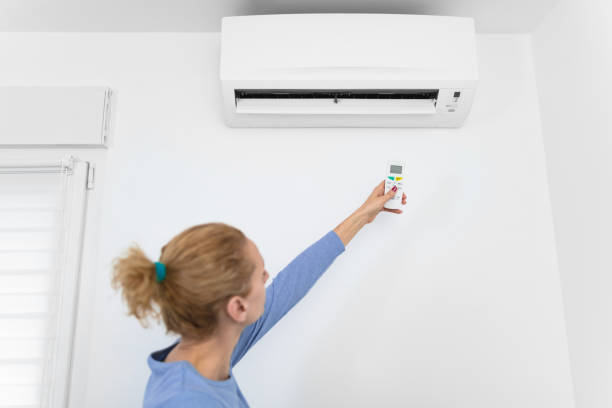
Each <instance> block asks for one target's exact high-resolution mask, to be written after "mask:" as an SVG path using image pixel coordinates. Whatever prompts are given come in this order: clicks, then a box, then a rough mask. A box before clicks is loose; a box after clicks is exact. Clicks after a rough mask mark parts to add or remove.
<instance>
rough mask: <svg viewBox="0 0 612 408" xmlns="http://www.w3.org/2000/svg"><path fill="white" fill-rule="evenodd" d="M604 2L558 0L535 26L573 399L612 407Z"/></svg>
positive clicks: (607, 9)
mask: <svg viewBox="0 0 612 408" xmlns="http://www.w3.org/2000/svg"><path fill="white" fill-rule="evenodd" d="M610 22H612V4H611V3H610V2H609V1H607V0H591V1H585V2H580V1H570V0H563V1H560V2H559V3H558V5H557V6H556V7H555V8H554V9H553V10H552V11H551V13H550V14H549V15H547V16H546V18H545V19H544V20H543V21H542V23H541V24H540V26H539V27H538V28H537V29H536V30H535V31H534V32H533V52H534V59H535V67H536V74H537V83H538V91H539V98H540V109H541V112H542V123H543V139H544V145H545V151H546V157H547V162H548V175H549V182H550V193H551V200H552V209H553V215H554V224H555V229H556V237H557V251H558V255H559V271H560V275H561V280H562V285H563V295H564V299H565V302H564V303H565V315H566V319H567V329H568V341H569V347H570V356H571V366H572V375H573V380H574V387H575V396H576V407H578V408H604V407H606V408H609V407H612V296H611V289H612V275H611V274H610V272H611V271H612V258H610V246H611V242H612V236H611V235H610V231H612V215H611V213H610V209H611V208H612V161H611V160H610V159H611V158H612V116H611V115H610V103H609V102H610V96H611V95H612V78H611V75H610V73H611V72H612V26H611V25H610Z"/></svg>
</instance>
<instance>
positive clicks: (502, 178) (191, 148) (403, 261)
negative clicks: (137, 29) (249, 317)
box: [0, 33, 574, 408]
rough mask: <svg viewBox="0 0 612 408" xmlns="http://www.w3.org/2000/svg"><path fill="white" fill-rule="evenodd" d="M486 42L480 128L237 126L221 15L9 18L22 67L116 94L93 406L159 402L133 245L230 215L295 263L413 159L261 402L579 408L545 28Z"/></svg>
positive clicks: (82, 343) (298, 326) (272, 364)
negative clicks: (165, 27) (149, 21)
mask: <svg viewBox="0 0 612 408" xmlns="http://www.w3.org/2000/svg"><path fill="white" fill-rule="evenodd" d="M478 52H479V59H480V75H481V83H480V86H479V89H478V93H477V96H476V101H475V105H474V107H473V112H472V114H471V116H470V117H469V119H468V122H467V123H466V125H465V126H464V127H462V128H461V129H439V130H435V129H229V128H226V127H225V126H224V124H223V122H222V114H221V104H220V100H219V96H220V90H219V80H218V53H219V36H218V35H217V34H70V35H64V34H17V33H14V34H10V33H9V34H1V35H0V55H2V56H3V58H2V59H3V61H2V64H0V78H1V79H2V81H5V82H6V84H41V83H42V84H47V85H52V84H88V85H92V84H93V85H109V86H111V87H112V88H113V89H114V90H115V92H116V94H115V95H116V102H117V105H116V107H115V108H116V110H115V115H116V116H115V121H116V123H115V125H114V131H113V132H114V133H113V140H112V141H111V144H110V147H109V149H108V151H107V152H106V153H105V157H104V158H102V159H100V161H102V162H104V163H103V164H104V166H103V167H104V168H105V171H104V172H103V173H102V174H98V177H99V179H98V183H99V184H102V185H101V186H100V188H101V190H100V191H103V194H101V196H99V197H98V198H99V199H100V203H99V205H100V207H101V212H100V217H99V219H97V220H96V222H93V221H92V224H95V225H98V226H99V227H100V233H99V237H95V236H93V237H92V236H91V234H90V236H89V238H88V239H89V243H90V244H91V245H95V242H96V241H95V240H96V239H98V240H99V242H98V244H97V246H96V248H95V249H96V251H94V252H99V256H98V258H99V260H98V261H96V262H97V264H95V263H94V262H93V261H91V259H90V260H89V264H88V267H87V268H86V270H85V271H84V273H85V275H86V281H89V282H91V285H90V286H91V288H92V293H84V294H83V295H84V296H83V305H82V314H81V316H80V321H79V322H80V327H79V332H78V334H79V340H78V343H77V347H78V348H77V360H76V364H75V376H74V378H75V384H74V395H73V402H74V404H73V406H75V407H88V408H89V407H92V408H94V407H109V406H112V407H134V406H138V405H139V404H140V402H141V400H142V394H143V390H144V385H145V383H146V380H147V377H148V367H147V366H146V363H145V360H146V357H147V355H148V354H149V353H150V352H151V351H153V350H156V349H159V348H162V347H165V346H167V345H168V344H169V343H170V342H171V341H172V339H171V338H168V337H165V336H164V335H163V330H161V329H160V328H155V329H150V330H144V329H142V328H140V326H139V325H138V323H137V322H136V321H135V320H134V319H133V318H128V317H126V316H125V315H124V313H125V307H124V306H123V305H122V304H121V302H120V299H119V297H118V295H117V294H115V293H113V291H112V290H111V288H110V286H109V276H110V275H109V274H110V263H111V261H112V259H113V258H114V257H115V256H117V255H118V254H119V253H120V252H121V251H122V250H123V249H125V248H126V247H127V246H128V245H129V244H130V243H131V242H133V241H136V242H138V243H140V244H141V245H142V246H143V247H144V249H145V250H146V251H147V253H148V254H149V255H150V256H151V257H153V258H154V259H156V258H157V257H158V255H159V249H160V248H161V246H162V245H163V244H164V243H166V242H167V241H168V240H169V239H170V238H171V237H172V236H173V235H174V234H176V233H178V232H180V231H181V230H182V229H183V228H186V227H188V226H190V225H193V224H196V223H203V222H210V221H223V222H227V223H230V224H232V225H235V226H237V227H239V228H241V229H242V230H243V231H244V232H245V233H246V234H247V235H248V236H249V237H251V238H252V239H253V240H254V241H255V242H256V244H257V245H258V246H259V249H260V251H261V253H262V255H263V256H264V258H265V260H266V264H267V265H268V266H269V267H268V269H269V271H270V272H271V273H272V274H274V273H276V272H278V271H279V270H280V269H281V268H282V267H284V266H285V265H286V264H287V263H288V262H289V261H291V259H293V257H294V256H296V255H297V254H298V253H299V252H300V251H301V250H303V249H304V248H306V247H307V246H308V245H310V244H311V243H312V242H314V241H315V240H316V239H318V238H320V237H321V236H323V235H324V234H325V233H326V232H327V231H329V230H330V229H332V228H334V227H335V226H336V225H337V224H338V223H339V222H341V221H342V220H343V219H344V218H345V217H346V216H348V215H349V214H350V212H352V211H353V210H355V209H356V208H357V207H358V206H359V205H360V204H361V203H362V201H363V200H364V199H365V198H366V197H367V195H368V194H369V193H370V191H371V189H372V188H373V187H374V186H375V185H376V184H377V183H378V182H379V181H380V180H381V178H383V177H384V174H383V171H384V166H385V163H386V161H387V159H389V158H390V157H399V156H401V157H404V158H405V159H406V162H407V163H408V170H409V173H408V174H409V175H408V178H407V180H406V186H407V188H406V193H407V195H408V205H407V206H406V207H405V209H404V214H402V215H399V216H397V215H394V214H386V213H385V214H381V215H380V216H379V217H378V219H377V220H376V221H375V222H374V223H373V224H371V225H368V226H366V227H365V228H364V230H363V231H362V232H361V233H360V234H359V235H357V237H356V238H355V239H354V240H353V241H352V242H351V243H350V244H349V246H348V247H347V251H346V252H345V253H344V254H342V255H341V257H340V258H339V259H338V260H337V261H336V262H335V263H334V264H333V265H332V267H331V268H330V270H329V271H328V272H327V273H326V275H325V276H323V277H322V278H321V280H320V281H319V282H318V284H317V286H316V287H315V288H314V289H313V290H312V291H311V292H310V293H309V294H308V296H307V297H306V298H305V299H304V300H303V301H302V302H301V303H300V304H298V305H297V306H296V307H295V309H294V310H293V311H292V312H291V313H290V314H289V315H287V316H286V317H285V318H284V319H283V320H282V321H281V322H280V323H279V324H278V326H277V327H275V329H274V330H272V331H271V332H270V333H269V334H268V335H267V336H266V338H264V339H263V340H262V341H261V342H260V343H259V344H258V345H256V346H255V347H254V348H253V350H252V351H251V352H250V354H249V355H247V357H246V358H245V359H244V360H243V361H242V362H241V363H240V364H239V365H238V366H237V368H236V370H235V374H236V378H237V380H238V382H239V384H240V386H241V388H242V390H243V392H244V393H245V395H246V397H247V399H248V400H249V402H250V403H251V405H252V406H254V407H288V406H291V407H314V406H317V407H332V406H333V407H337V406H343V407H349V406H350V407H369V406H415V407H455V408H460V407H465V408H485V407H486V408H489V407H497V408H504V407H519V406H520V407H523V408H529V407H534V408H535V407H537V408H545V407H550V408H563V407H573V406H574V405H573V398H572V389H571V378H570V372H569V361H568V355H567V344H566V340H565V325H564V320H563V314H562V299H561V292H560V283H559V277H558V273H557V264H556V259H557V258H556V252H555V240H554V234H553V224H552V217H551V209H550V203H549V197H548V187H547V175H546V167H545V158H544V150H543V145H542V138H541V131H540V117H539V113H538V103H537V94H536V85H535V78H534V72H533V66H532V59H531V48H530V39H529V37H528V36H523V35H479V36H478ZM94 230H95V228H94ZM94 264H95V266H92V265H94Z"/></svg>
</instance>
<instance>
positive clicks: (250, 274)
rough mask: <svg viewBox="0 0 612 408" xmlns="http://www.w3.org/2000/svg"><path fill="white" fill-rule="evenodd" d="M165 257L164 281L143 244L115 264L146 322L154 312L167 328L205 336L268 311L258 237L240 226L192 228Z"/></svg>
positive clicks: (131, 303) (116, 282)
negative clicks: (226, 323)
mask: <svg viewBox="0 0 612 408" xmlns="http://www.w3.org/2000/svg"><path fill="white" fill-rule="evenodd" d="M159 262H161V263H163V264H164V265H165V266H166V277H165V279H164V280H163V281H161V282H158V281H157V277H156V274H155V264H154V263H153V262H152V261H151V260H149V259H148V258H147V257H146V255H145V254H144V252H143V251H142V250H141V249H140V248H139V247H138V246H132V247H131V248H129V249H128V251H127V254H126V255H125V256H123V257H121V258H117V259H116V260H115V262H114V264H113V278H112V284H113V287H114V288H115V289H121V290H122V293H123V298H124V299H125V301H126V302H127V305H128V309H129V312H128V313H129V314H130V315H134V316H135V317H136V318H137V319H139V320H140V322H141V323H142V324H143V325H145V326H146V322H147V319H148V317H149V316H152V317H154V318H155V319H157V320H159V318H160V317H161V318H162V320H163V322H164V324H165V326H166V329H167V331H169V332H173V333H177V334H180V335H181V336H183V337H185V338H191V339H205V338H207V337H209V336H210V335H212V334H213V333H214V332H215V330H216V329H217V328H218V327H219V324H222V323H224V322H226V321H230V322H232V323H234V324H237V325H239V326H246V325H248V324H250V323H252V322H254V321H255V320H256V319H257V318H259V316H261V314H262V313H263V305H264V302H265V287H264V283H265V281H266V280H267V277H268V273H267V272H266V271H265V268H264V265H263V259H262V257H261V254H260V253H259V251H258V250H257V247H256V246H255V244H254V243H253V241H251V240H250V239H248V238H247V237H246V236H245V235H244V234H243V233H242V231H240V230H239V229H237V228H234V227H232V226H230V225H227V224H223V223H209V224H202V225H196V226H194V227H191V228H188V229H187V230H185V231H183V232H181V233H180V234H178V235H177V236H175V237H174V238H172V240H170V242H168V243H167V244H166V245H165V246H164V247H163V248H162V250H161V255H160V259H159Z"/></svg>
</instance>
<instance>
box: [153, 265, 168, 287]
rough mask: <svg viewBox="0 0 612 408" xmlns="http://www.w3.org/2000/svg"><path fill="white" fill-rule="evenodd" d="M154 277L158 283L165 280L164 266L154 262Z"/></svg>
mask: <svg viewBox="0 0 612 408" xmlns="http://www.w3.org/2000/svg"><path fill="white" fill-rule="evenodd" d="M155 275H157V281H158V282H161V281H163V280H164V279H166V265H164V264H163V263H161V262H155Z"/></svg>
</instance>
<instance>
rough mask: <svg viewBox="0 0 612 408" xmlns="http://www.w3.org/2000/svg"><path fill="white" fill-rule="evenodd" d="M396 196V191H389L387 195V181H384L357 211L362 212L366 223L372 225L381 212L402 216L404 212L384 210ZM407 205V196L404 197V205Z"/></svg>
mask: <svg viewBox="0 0 612 408" xmlns="http://www.w3.org/2000/svg"><path fill="white" fill-rule="evenodd" d="M394 195H395V191H393V190H389V192H388V193H387V194H385V181H384V180H383V181H382V182H381V183H380V184H379V185H377V186H376V187H375V188H374V190H373V191H372V193H371V194H370V196H369V197H368V198H367V200H366V201H365V203H363V204H362V205H361V207H359V209H358V210H357V211H359V212H361V213H362V214H363V215H364V217H365V219H366V223H368V224H369V223H371V222H372V221H374V219H375V218H376V216H377V215H378V214H379V213H380V212H381V211H387V212H392V213H395V214H401V213H402V210H390V209H388V208H384V207H383V206H384V205H385V203H386V202H387V201H389V200H390V199H391V198H393V196H394ZM405 204H406V194H403V195H402V205H405Z"/></svg>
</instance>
